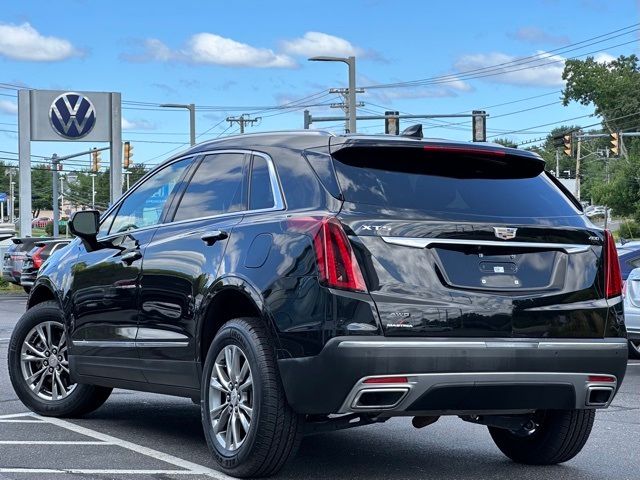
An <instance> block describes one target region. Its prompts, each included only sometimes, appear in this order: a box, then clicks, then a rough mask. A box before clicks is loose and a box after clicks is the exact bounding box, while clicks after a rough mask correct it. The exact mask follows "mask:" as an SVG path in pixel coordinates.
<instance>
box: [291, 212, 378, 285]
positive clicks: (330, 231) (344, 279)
mask: <svg viewBox="0 0 640 480" xmlns="http://www.w3.org/2000/svg"><path fill="white" fill-rule="evenodd" d="M289 223H290V225H293V226H294V227H296V228H300V229H302V230H304V231H307V232H308V233H310V234H311V235H312V237H313V248H314V250H315V252H316V260H317V261H318V271H319V277H320V283H322V284H323V285H326V286H327V287H331V288H339V289H343V290H353V291H358V292H366V291H367V286H366V284H365V282H364V277H363V276H362V271H361V270H360V266H359V265H358V261H357V260H356V256H355V254H354V253H353V249H352V248H351V244H350V243H349V239H348V238H347V235H346V234H345V233H344V230H343V229H342V225H341V224H340V222H339V221H338V220H337V219H336V218H334V217H323V218H309V217H305V218H293V219H290V220H289Z"/></svg>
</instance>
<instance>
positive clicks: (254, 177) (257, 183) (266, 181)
mask: <svg viewBox="0 0 640 480" xmlns="http://www.w3.org/2000/svg"><path fill="white" fill-rule="evenodd" d="M249 185H250V186H249V188H250V190H249V210H259V209H263V208H273V207H274V205H275V201H274V199H273V189H272V187H271V176H270V175H269V166H268V165H267V160H266V159H265V158H264V157H259V156H257V155H254V157H253V164H252V167H251V182H250V184H249Z"/></svg>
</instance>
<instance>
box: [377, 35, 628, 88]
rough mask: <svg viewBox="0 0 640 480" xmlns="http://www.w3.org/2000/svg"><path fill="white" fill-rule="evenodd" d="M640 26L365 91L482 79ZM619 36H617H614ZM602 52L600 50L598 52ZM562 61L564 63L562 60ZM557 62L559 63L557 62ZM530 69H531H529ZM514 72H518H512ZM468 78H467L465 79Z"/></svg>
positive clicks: (586, 45) (583, 46)
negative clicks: (496, 72) (493, 62)
mask: <svg viewBox="0 0 640 480" xmlns="http://www.w3.org/2000/svg"><path fill="white" fill-rule="evenodd" d="M638 25H640V23H634V24H632V25H629V26H627V27H623V28H620V29H617V30H613V31H611V32H607V33H604V34H601V35H597V36H595V37H591V38H588V39H585V40H582V41H580V42H575V43H572V44H569V45H565V46H563V47H559V48H556V49H553V50H548V51H545V52H542V53H538V54H535V55H529V56H526V57H521V58H518V59H515V60H510V61H507V62H502V63H498V64H495V65H488V66H486V67H479V68H475V69H471V70H465V71H463V72H459V73H457V74H449V75H439V76H433V77H427V78H423V79H418V80H409V81H406V82H395V83H386V84H377V85H369V86H365V87H364V88H365V89H378V88H397V87H411V86H421V85H433V84H438V83H450V82H454V81H459V80H464V79H471V78H480V77H483V76H487V75H478V74H485V73H488V72H492V71H495V70H496V69H498V70H503V69H504V68H508V67H512V66H520V65H523V64H525V63H531V62H532V61H537V60H544V59H545V58H549V57H550V56H552V55H551V54H554V53H555V54H556V55H557V54H559V53H567V52H570V51H574V50H580V49H582V48H586V47H588V46H591V45H595V44H598V43H604V42H607V41H609V40H612V39H614V38H618V37H621V36H624V35H628V34H631V33H634V32H636V31H638V30H640V29H639V28H637V27H638ZM619 32H623V33H619ZM614 34H617V35H614ZM603 37H608V38H604V39H602V38H603ZM597 39H602V40H599V41H597V42H592V43H588V42H591V41H593V40H597ZM636 41H637V40H635V39H634V40H633V41H632V42H626V43H623V44H620V45H615V46H609V47H607V48H614V47H616V46H622V45H626V44H627V43H635V42H636ZM577 45H582V46H581V47H579V48H571V49H569V48H568V47H576V46H577ZM598 51H600V50H598ZM591 53H596V52H591ZM589 54H590V53H587V54H580V55H579V56H583V55H589ZM561 61H564V59H563V60H561ZM556 62H557V61H556ZM556 62H550V63H556ZM542 65H546V64H541V65H535V66H533V67H530V68H537V67H539V66H542ZM528 68H529V67H528ZM512 71H517V70H512ZM505 73H509V72H505V71H501V72H499V73H498V74H499V75H502V74H505ZM465 77H466V78H465Z"/></svg>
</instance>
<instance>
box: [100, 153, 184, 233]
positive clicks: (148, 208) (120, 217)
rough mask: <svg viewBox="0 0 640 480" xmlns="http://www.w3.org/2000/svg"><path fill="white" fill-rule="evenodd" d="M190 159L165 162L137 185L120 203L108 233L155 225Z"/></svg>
mask: <svg viewBox="0 0 640 480" xmlns="http://www.w3.org/2000/svg"><path fill="white" fill-rule="evenodd" d="M191 161H192V159H191V158H185V159H183V160H180V161H178V162H174V163H172V164H170V165H167V166H166V167H164V168H163V169H161V170H159V171H157V172H156V173H155V174H153V175H152V176H150V177H149V178H147V179H146V180H145V181H144V182H143V183H141V184H140V185H138V187H136V189H135V191H133V192H132V193H131V195H129V196H128V197H127V198H126V199H125V200H124V201H123V202H122V204H121V205H120V208H119V209H118V213H117V214H116V216H115V218H114V219H113V223H112V225H111V228H110V229H109V233H110V234H115V233H121V232H126V231H128V230H133V229H137V228H143V227H149V226H152V225H157V224H158V223H159V222H160V217H161V216H162V211H163V209H164V207H165V205H166V203H167V200H168V199H169V198H170V197H171V194H172V193H173V192H174V191H175V190H176V189H177V188H178V185H179V183H180V180H181V179H182V177H183V176H184V173H185V171H186V169H187V167H188V166H189V165H190V164H191ZM106 220H108V219H106Z"/></svg>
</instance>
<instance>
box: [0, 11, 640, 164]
mask: <svg viewBox="0 0 640 480" xmlns="http://www.w3.org/2000/svg"><path fill="white" fill-rule="evenodd" d="M639 5H640V4H639V2H638V1H637V0H616V1H615V2H611V1H607V0H527V1H515V0H510V1H501V0H493V1H492V0H487V1H484V2H476V1H467V0H449V1H446V2H436V1H431V0H430V1H424V0H423V1H412V0H400V1H398V0H396V1H387V0H350V1H347V0H342V1H335V0H323V1H321V2H319V1H305V0H297V1H277V0H272V1H268V2H267V1H257V0H245V1H242V2H237V1H236V2H230V1H225V2H219V1H215V0H209V1H206V2H205V1H200V2H197V1H191V0H182V1H181V2H161V1H157V0H156V1H146V0H138V1H135V2H134V1H129V2H123V1H119V0H112V1H110V2H90V1H88V0H56V1H55V2H51V1H46V2H45V1H35V0H24V1H20V2H9V1H4V2H2V8H1V9H0V160H5V161H8V162H10V163H12V160H7V159H13V158H16V156H15V155H13V154H12V153H6V152H17V150H18V139H17V134H16V133H15V131H16V130H17V106H16V89H17V88H20V87H23V88H36V89H48V90H73V91H114V92H121V93H122V99H123V139H124V140H128V141H131V142H132V145H133V146H134V150H133V152H134V157H133V160H134V162H136V163H139V162H144V163H146V164H148V165H153V164H157V163H158V162H160V161H162V160H163V159H165V158H167V157H168V156H169V155H171V154H173V153H175V152H178V151H180V150H182V149H184V148H186V147H187V146H188V145H187V142H188V141H189V136H188V132H189V124H188V112H187V111H186V110H172V109H166V108H160V107H159V106H158V105H160V104H162V103H194V104H196V106H197V118H196V120H197V121H196V125H197V126H196V130H197V133H198V141H203V140H207V139H211V138H215V137H217V136H220V135H228V134H232V133H236V132H237V129H238V128H237V125H230V124H229V123H228V122H227V121H226V120H225V119H226V118H227V116H237V115H240V114H243V113H249V114H252V117H260V118H261V120H260V121H259V122H257V123H256V124H254V125H252V126H251V127H247V131H268V130H282V129H297V128H302V126H303V112H302V111H303V110H304V108H305V105H308V107H306V108H308V109H309V110H310V111H311V114H312V115H316V116H340V115H342V113H341V110H340V109H337V108H330V107H329V104H331V103H339V102H340V101H341V100H340V98H338V96H337V95H334V94H329V93H328V89H329V88H334V87H336V88H339V87H346V84H347V67H346V65H345V64H342V63H324V62H309V61H307V58H308V57H310V56H313V55H333V56H349V55H355V56H356V58H357V85H358V87H359V88H364V89H365V93H363V94H359V95H358V100H359V101H362V102H364V103H365V106H364V107H363V108H361V109H359V112H358V113H359V114H362V115H370V114H381V113H383V112H384V111H385V110H397V111H400V112H402V113H409V114H450V113H468V112H470V111H471V110H477V109H484V110H486V111H487V113H488V114H489V117H488V120H487V128H488V135H489V137H490V138H496V137H508V138H510V139H512V140H514V141H516V142H526V141H529V140H534V139H538V138H541V137H544V136H546V134H547V132H548V131H550V130H551V129H552V128H553V127H554V126H557V125H560V124H578V125H590V124H592V123H595V122H597V118H593V117H587V116H586V115H589V114H591V113H592V112H593V108H592V107H585V106H580V105H577V104H571V105H569V106H563V105H562V103H561V101H560V97H561V90H562V88H563V81H562V78H561V77H562V68H563V63H562V61H563V60H564V59H565V58H570V57H574V56H577V57H578V58H585V56H586V55H587V54H591V55H593V56H595V57H596V59H598V60H601V61H607V60H611V59H612V58H614V57H617V56H619V55H621V54H625V55H629V54H631V53H635V54H638V53H639V46H640V42H639V38H640V37H639V36H638V25H637V22H638V21H639V19H640V16H639V15H638V14H639V11H638V10H639V9H640V7H639ZM634 24H636V26H635V27H634V26H633V25H634ZM624 28H626V29H625V30H620V29H624ZM614 31H619V32H618V33H611V32H614ZM594 37H599V38H594ZM589 39H593V40H589ZM585 40H589V41H586V42H585ZM578 42H583V43H579V44H578V45H574V44H576V43H578ZM535 55H537V57H533V58H531V59H527V58H525V57H530V56H535ZM523 58H525V60H522V59H523ZM514 61H516V62H519V63H516V64H515V65H514V64H513V63H511V64H508V63H507V62H514ZM501 64H506V65H501ZM496 65H498V66H497V67H496ZM535 66H537V68H533V67H535ZM489 67H491V68H489ZM478 69H483V70H478ZM469 72H472V73H469ZM417 80H421V81H422V82H421V83H418V84H416V83H415V82H414V81H417ZM403 82H414V83H412V84H409V85H407V84H406V83H405V84H403ZM398 83H400V84H401V85H400V86H395V87H394V86H389V84H398ZM282 105H286V106H288V107H290V108H288V109H282V108H280V109H273V107H277V106H282ZM567 119H575V120H571V121H563V120H567ZM443 122H448V124H444V125H443ZM422 123H423V124H424V127H425V135H426V136H430V137H439V138H450V139H457V140H470V139H471V129H470V126H469V125H468V121H466V120H465V119H448V120H447V119H444V120H437V121H436V120H425V121H423V122H422ZM452 123H453V125H451V124H452ZM408 124H409V123H408V121H403V122H401V126H407V125H408ZM438 125H440V126H438ZM312 127H313V128H318V129H328V130H331V131H333V132H336V133H340V132H341V129H342V128H343V122H340V121H336V122H329V123H314V124H313V126H312ZM358 130H359V132H363V133H381V132H383V131H384V122H383V121H382V120H377V121H361V122H358ZM94 146H96V147H101V146H104V145H100V144H96V145H93V144H86V143H75V144H74V143H70V142H64V143H60V142H55V143H54V142H34V143H32V154H34V155H42V156H47V157H48V156H50V155H51V154H53V153H57V154H58V155H63V154H69V153H73V152H77V151H82V150H85V149H86V148H91V147H94ZM103 159H104V160H103V164H105V163H106V161H107V160H108V154H104V156H103ZM34 161H37V160H36V159H35V158H34ZM13 163H15V162H13ZM88 166H89V157H88V156H85V157H81V158H78V159H75V160H73V161H69V162H68V164H67V165H66V168H65V169H66V170H71V169H82V168H87V167H88Z"/></svg>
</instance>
